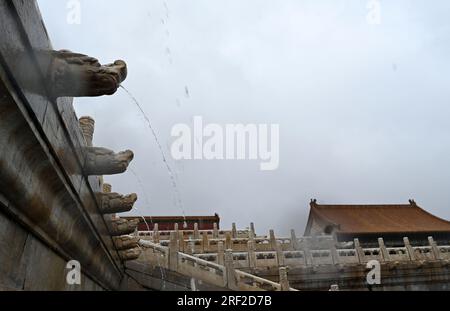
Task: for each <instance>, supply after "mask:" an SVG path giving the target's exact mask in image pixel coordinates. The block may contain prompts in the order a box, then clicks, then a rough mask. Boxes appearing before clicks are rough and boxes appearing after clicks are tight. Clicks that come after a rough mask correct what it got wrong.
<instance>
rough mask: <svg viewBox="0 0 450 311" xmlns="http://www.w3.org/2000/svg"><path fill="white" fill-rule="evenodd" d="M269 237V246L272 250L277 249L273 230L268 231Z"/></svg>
mask: <svg viewBox="0 0 450 311" xmlns="http://www.w3.org/2000/svg"><path fill="white" fill-rule="evenodd" d="M269 239H270V248H271V250H272V251H276V250H277V239H276V238H275V231H274V230H270V232H269Z"/></svg>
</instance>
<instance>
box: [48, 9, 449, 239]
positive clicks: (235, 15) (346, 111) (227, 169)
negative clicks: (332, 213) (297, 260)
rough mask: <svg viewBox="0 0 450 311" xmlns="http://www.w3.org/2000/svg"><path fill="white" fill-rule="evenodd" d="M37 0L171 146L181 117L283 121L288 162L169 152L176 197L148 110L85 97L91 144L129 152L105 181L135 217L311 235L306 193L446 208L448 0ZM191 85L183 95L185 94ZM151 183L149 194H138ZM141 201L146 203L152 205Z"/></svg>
mask: <svg viewBox="0 0 450 311" xmlns="http://www.w3.org/2000/svg"><path fill="white" fill-rule="evenodd" d="M381 4H382V20H381V21H382V22H381V24H380V25H369V24H368V23H367V21H366V15H367V10H366V2H365V1H339V3H337V2H336V1H321V2H320V3H318V2H317V1H283V2H280V1H268V0H267V1H259V0H258V1H255V0H254V1H245V2H243V1H230V0H227V1H206V0H203V1H201V0H198V1H182V0H179V1H168V0H167V1H146V0H145V1H143V0H142V1H138V0H134V1H133V2H130V3H128V2H127V3H126V4H124V2H123V1H113V0H108V1H106V0H95V1H86V0H85V1H81V5H82V17H81V21H82V22H81V24H80V25H69V24H67V22H66V15H67V9H66V3H65V1H58V2H57V3H55V1H53V0H40V1H39V5H40V8H41V10H42V12H43V16H44V19H45V22H46V25H47V28H48V31H49V33H50V36H51V38H52V41H53V44H54V46H55V48H58V49H60V48H69V49H72V50H74V51H77V52H84V53H87V54H90V55H92V56H95V57H97V58H99V59H100V60H101V61H104V62H110V61H112V60H114V59H116V58H122V59H125V60H126V61H127V63H128V65H129V77H128V80H127V81H126V83H125V84H124V85H125V86H126V87H127V88H128V89H129V90H130V91H131V92H132V93H133V94H134V96H135V97H136V98H137V99H138V100H139V102H140V103H141V105H142V106H143V108H144V110H145V111H146V113H147V114H148V116H149V117H150V119H151V121H152V123H153V126H154V128H155V129H156V130H157V132H158V135H159V137H160V139H161V142H162V144H163V147H164V149H165V152H166V154H169V149H168V148H167V147H168V145H170V143H171V141H172V138H171V137H170V130H171V128H172V126H173V125H174V124H177V123H191V122H192V117H193V116H196V115H201V116H203V119H204V120H205V122H209V123H220V124H225V123H277V124H280V131H281V132H280V135H281V146H280V168H279V170H277V171H275V172H261V171H259V169H258V162H257V161H256V162H255V161H244V162H237V161H222V162H221V161H212V162H211V161H184V162H175V161H170V165H171V166H172V167H173V170H174V171H175V172H176V178H177V183H178V186H179V191H180V193H181V197H182V201H183V207H182V208H180V207H179V206H178V204H177V203H176V199H175V194H174V190H173V189H172V186H171V181H170V178H169V176H168V172H167V170H166V168H165V166H164V164H163V162H162V158H161V155H160V152H159V150H158V148H157V146H156V143H155V141H154V139H153V138H152V135H151V133H150V132H149V130H148V128H147V126H146V124H145V121H144V119H143V117H142V116H141V115H140V114H139V111H138V110H137V109H136V107H135V106H134V105H133V103H132V101H131V100H130V98H129V97H128V96H127V95H126V94H125V93H124V92H122V91H119V92H118V93H117V94H116V95H115V96H112V97H103V98H96V99H77V100H76V104H75V106H76V110H77V113H78V114H79V115H80V116H81V115H86V114H87V115H91V116H93V117H94V118H95V119H96V121H97V131H96V136H95V142H96V144H97V145H101V146H106V147H110V148H113V149H117V150H119V149H127V148H131V149H133V150H134V151H135V153H136V159H135V161H134V163H133V166H132V168H133V171H134V172H135V173H136V174H137V175H138V178H139V179H140V180H141V182H139V181H138V180H137V178H136V176H135V175H134V174H133V173H131V172H128V173H126V174H124V175H121V176H115V177H110V178H107V180H108V181H111V183H113V185H114V189H115V190H117V191H120V192H123V193H127V192H138V193H139V195H140V200H139V202H138V210H137V211H136V213H139V214H146V215H165V214H170V215H177V214H181V213H182V212H183V210H184V212H185V213H186V214H187V215H193V214H213V213H214V212H218V213H219V214H220V215H221V216H222V219H223V221H224V225H225V226H226V227H229V226H230V224H231V222H237V223H238V224H239V226H240V227H245V226H247V225H248V224H249V223H250V222H251V221H253V222H255V223H256V226H257V228H258V229H259V230H260V233H264V232H267V231H268V230H269V229H270V228H275V229H276V230H277V231H279V232H283V233H286V234H287V233H288V232H289V229H290V228H291V227H296V229H297V230H298V231H299V232H303V228H304V224H305V223H306V217H307V215H308V209H309V206H308V203H309V199H310V198H312V197H316V198H317V199H318V200H319V201H321V202H330V203H353V202H356V203H397V202H405V203H406V202H407V200H408V199H409V198H415V199H416V201H417V202H418V203H419V204H421V205H422V206H423V207H424V208H426V209H427V210H429V211H431V212H433V213H435V214H437V215H439V216H441V217H445V218H447V219H448V218H450V211H449V209H448V208H447V207H446V202H449V201H450V194H449V192H448V190H447V188H448V185H449V179H450V174H449V172H448V169H447V168H448V163H447V161H448V159H449V158H450V157H449V153H450V147H449V145H448V144H446V141H447V140H448V134H449V131H450V124H449V123H448V116H449V113H450V109H449V108H448V98H449V91H448V85H447V80H448V79H446V76H445V74H446V72H448V71H449V69H450V68H449V63H448V61H447V55H448V51H449V42H448V39H447V37H448V36H447V34H448V30H449V27H450V22H448V19H447V15H448V14H447V13H446V12H448V9H449V4H448V3H447V2H445V1H435V2H433V6H430V5H425V4H420V3H419V2H414V3H413V2H410V1H396V2H395V3H392V2H391V1H382V2H381ZM186 88H187V89H188V90H189V96H186ZM144 193H145V195H144ZM145 197H147V198H148V201H149V203H147V199H145Z"/></svg>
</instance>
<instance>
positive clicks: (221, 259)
mask: <svg viewBox="0 0 450 311" xmlns="http://www.w3.org/2000/svg"><path fill="white" fill-rule="evenodd" d="M224 256H225V252H224V247H223V242H222V241H220V242H219V243H217V264H219V265H224V263H225V257H224Z"/></svg>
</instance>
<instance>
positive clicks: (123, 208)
mask: <svg viewBox="0 0 450 311" xmlns="http://www.w3.org/2000/svg"><path fill="white" fill-rule="evenodd" d="M137 199H138V197H137V194H135V193H133V194H130V195H127V196H123V195H120V194H118V193H103V194H102V207H101V210H102V213H103V214H115V213H125V212H129V211H131V210H132V209H133V205H134V203H136V201H137Z"/></svg>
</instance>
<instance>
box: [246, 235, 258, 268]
mask: <svg viewBox="0 0 450 311" xmlns="http://www.w3.org/2000/svg"><path fill="white" fill-rule="evenodd" d="M247 248H248V265H249V267H250V268H253V269H254V268H256V253H255V241H254V240H250V241H248V242H247Z"/></svg>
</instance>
